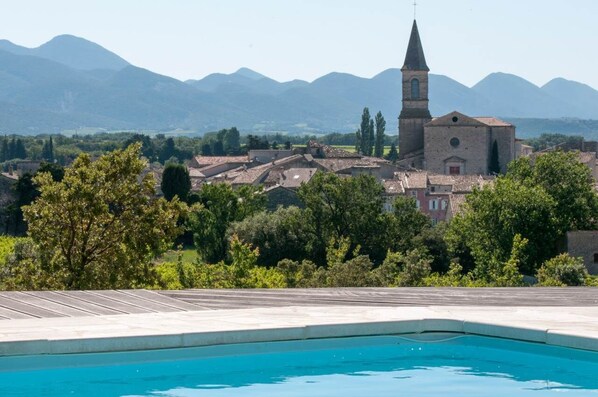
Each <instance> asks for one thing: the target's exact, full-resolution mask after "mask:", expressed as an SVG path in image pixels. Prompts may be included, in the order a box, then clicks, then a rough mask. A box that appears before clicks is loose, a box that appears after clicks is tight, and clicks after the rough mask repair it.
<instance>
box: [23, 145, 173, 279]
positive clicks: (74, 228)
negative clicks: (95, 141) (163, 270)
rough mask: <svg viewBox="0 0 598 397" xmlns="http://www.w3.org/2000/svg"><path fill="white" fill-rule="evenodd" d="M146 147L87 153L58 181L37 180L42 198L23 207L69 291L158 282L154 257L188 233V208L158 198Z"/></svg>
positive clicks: (34, 235) (46, 176)
mask: <svg viewBox="0 0 598 397" xmlns="http://www.w3.org/2000/svg"><path fill="white" fill-rule="evenodd" d="M140 149H141V145H140V144H134V145H131V146H129V147H128V148H127V149H125V150H116V151H114V152H111V153H108V154H106V155H103V156H101V157H100V158H99V159H98V160H97V161H95V162H92V161H91V158H90V156H89V155H87V154H83V155H80V156H79V157H78V158H77V159H76V160H75V162H74V163H73V164H72V166H71V167H69V168H68V169H67V170H66V171H65V175H64V179H63V180H62V181H61V182H56V181H54V180H53V179H52V176H51V175H50V173H47V172H44V173H40V174H38V175H37V176H36V177H35V178H34V182H35V183H36V184H37V185H38V186H39V189H40V192H41V195H40V197H39V198H38V199H37V200H36V201H34V202H33V203H32V204H31V205H29V206H25V207H24V208H23V213H24V216H25V220H26V221H27V223H28V224H29V235H30V236H31V238H32V239H33V241H34V242H35V244H36V245H37V246H38V247H39V249H40V251H41V253H42V256H44V257H45V258H47V260H48V261H50V262H51V263H52V264H53V266H54V267H55V268H56V271H55V272H54V277H59V278H60V279H61V280H62V281H61V283H62V285H63V286H64V288H67V289H105V288H134V287H140V286H143V285H145V283H147V282H148V281H150V280H151V279H152V269H153V267H152V264H151V262H152V259H153V258H154V257H155V256H156V255H158V254H160V253H162V252H163V251H164V250H166V249H167V248H168V247H169V246H170V245H171V244H172V241H173V239H174V238H175V237H176V236H177V235H178V234H179V233H180V229H179V228H178V227H177V224H176V223H177V219H178V218H179V216H180V214H181V212H182V211H183V207H182V205H181V204H180V203H179V202H178V201H176V200H174V201H172V202H170V203H169V202H167V201H166V200H164V199H156V198H155V190H154V181H153V178H152V176H151V175H149V174H148V175H146V176H144V177H141V174H142V171H143V170H144V168H145V165H146V163H145V162H144V161H142V160H140V159H139V155H140V154H141V150H140Z"/></svg>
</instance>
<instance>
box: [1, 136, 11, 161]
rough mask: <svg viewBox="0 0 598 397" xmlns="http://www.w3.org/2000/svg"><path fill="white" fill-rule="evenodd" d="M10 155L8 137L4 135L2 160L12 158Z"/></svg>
mask: <svg viewBox="0 0 598 397" xmlns="http://www.w3.org/2000/svg"><path fill="white" fill-rule="evenodd" d="M8 156H9V151H8V138H7V137H4V139H2V149H1V150H0V162H1V163H3V162H5V161H7V160H10V159H9V157H8Z"/></svg>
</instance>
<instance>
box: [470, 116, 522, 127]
mask: <svg viewBox="0 0 598 397" xmlns="http://www.w3.org/2000/svg"><path fill="white" fill-rule="evenodd" d="M473 118H474V119H475V120H477V121H479V122H480V123H484V124H486V125H487V126H489V127H512V126H513V124H511V123H507V122H506V121H503V120H501V119H497V118H496V117H473Z"/></svg>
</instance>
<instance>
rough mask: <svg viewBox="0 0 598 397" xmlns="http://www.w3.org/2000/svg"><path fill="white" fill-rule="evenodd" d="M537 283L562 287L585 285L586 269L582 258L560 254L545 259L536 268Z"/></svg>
mask: <svg viewBox="0 0 598 397" xmlns="http://www.w3.org/2000/svg"><path fill="white" fill-rule="evenodd" d="M537 277H538V285H540V286H545V287H548V286H552V287H564V286H580V285H585V281H586V278H587V277H588V271H587V270H586V267H585V265H584V264H583V259H582V258H573V257H571V256H569V255H568V254H560V255H557V256H555V257H554V258H552V259H549V260H547V261H546V262H544V264H543V265H542V266H541V267H540V269H539V270H538V274H537Z"/></svg>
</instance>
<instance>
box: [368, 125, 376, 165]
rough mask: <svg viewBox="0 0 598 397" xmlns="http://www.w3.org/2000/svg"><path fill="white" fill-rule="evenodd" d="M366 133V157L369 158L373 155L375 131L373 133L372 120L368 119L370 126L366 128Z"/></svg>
mask: <svg viewBox="0 0 598 397" xmlns="http://www.w3.org/2000/svg"><path fill="white" fill-rule="evenodd" d="M368 133H369V135H370V139H369V140H368V156H371V155H372V154H373V153H374V143H375V141H376V136H375V134H376V133H375V131H374V120H372V119H371V118H370V124H369V126H368Z"/></svg>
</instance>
